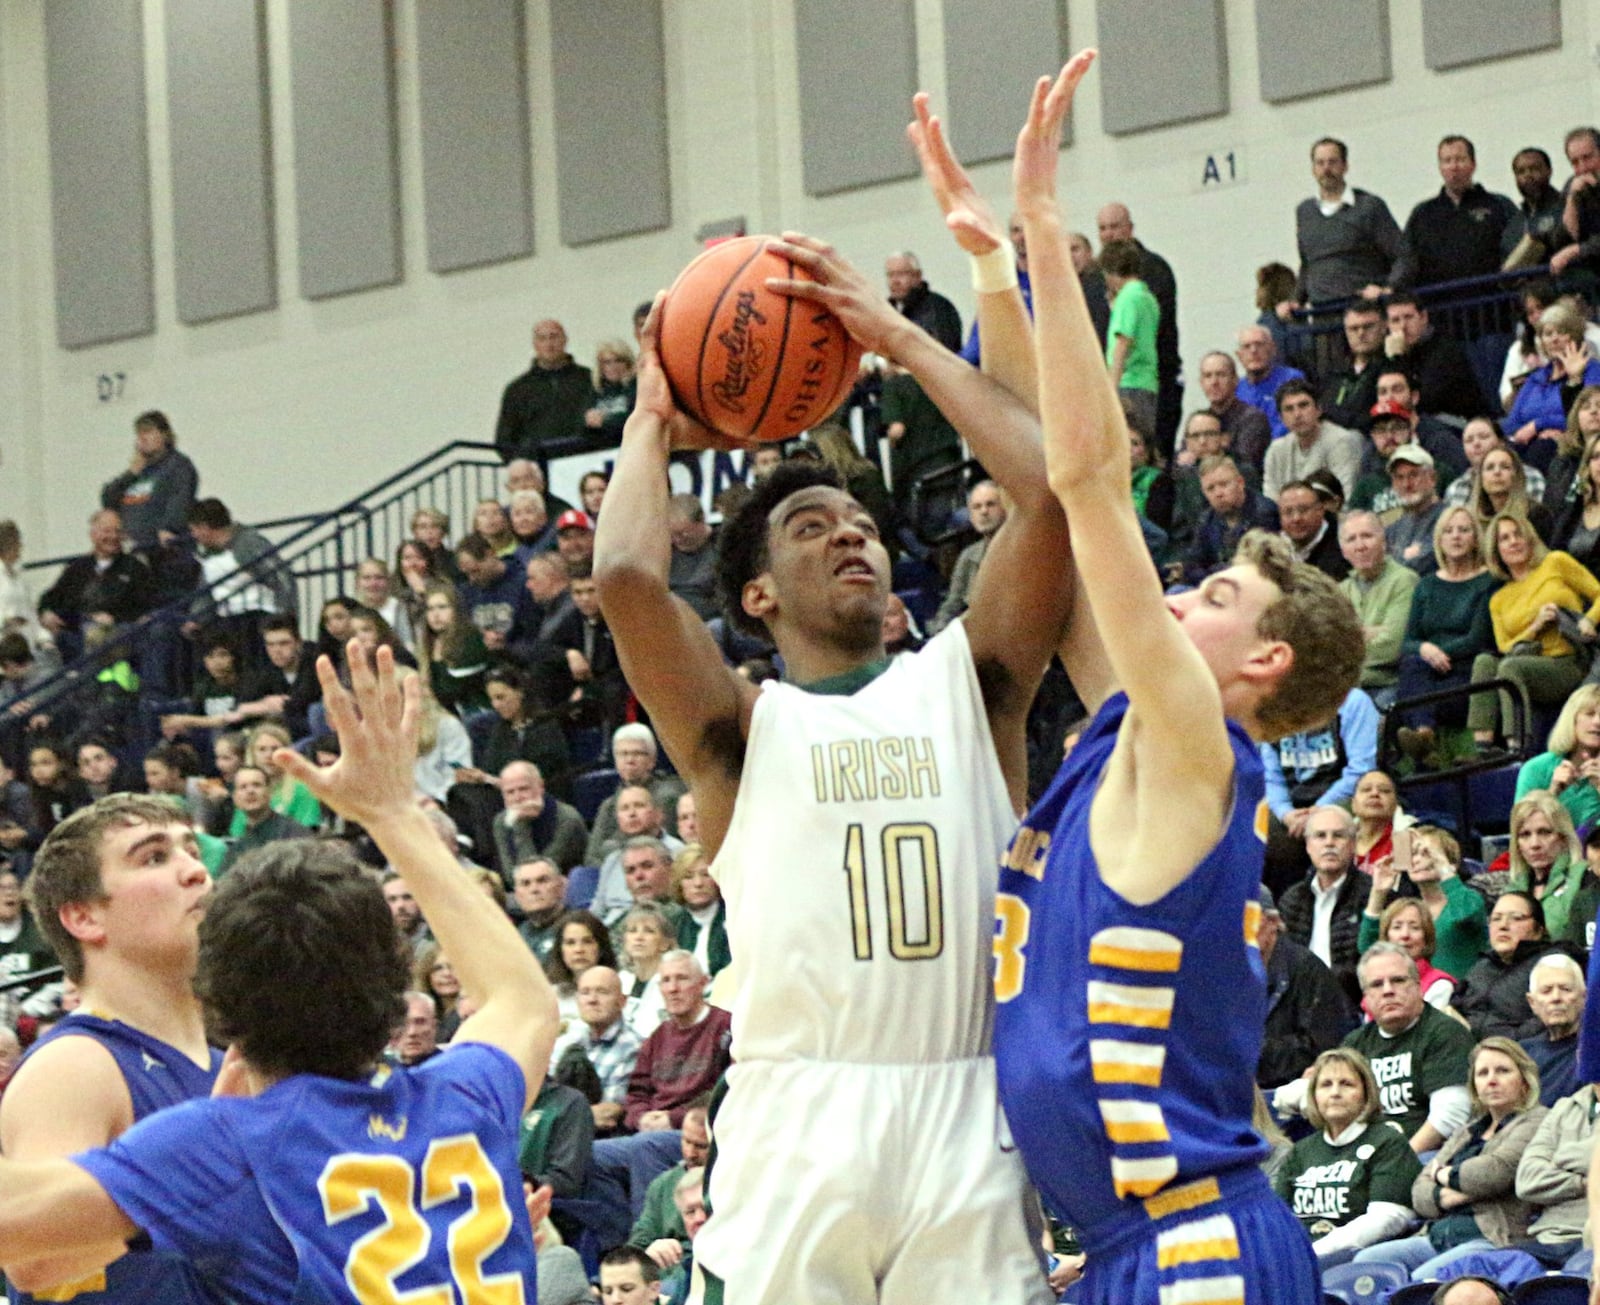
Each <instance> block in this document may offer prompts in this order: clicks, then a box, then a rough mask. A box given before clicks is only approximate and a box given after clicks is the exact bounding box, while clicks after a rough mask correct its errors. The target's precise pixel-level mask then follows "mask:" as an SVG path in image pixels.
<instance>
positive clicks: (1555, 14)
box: [1422, 0, 1561, 72]
mask: <svg viewBox="0 0 1600 1305" xmlns="http://www.w3.org/2000/svg"><path fill="white" fill-rule="evenodd" d="M1560 44H1561V0H1516V3H1515V4H1512V5H1507V4H1506V3H1505V0H1422V58H1423V62H1425V63H1426V64H1427V65H1428V67H1429V68H1432V69H1433V70H1434V71H1436V72H1437V71H1438V70H1439V69H1441V68H1459V67H1461V65H1462V64H1468V63H1480V62H1482V61H1483V60H1485V59H1504V58H1505V57H1506V56H1507V55H1513V54H1527V53H1529V52H1530V51H1532V50H1552V49H1555V48H1556V47H1558V46H1559V45H1560Z"/></svg>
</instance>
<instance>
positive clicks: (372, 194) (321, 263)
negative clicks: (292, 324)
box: [289, 0, 401, 299]
mask: <svg viewBox="0 0 1600 1305" xmlns="http://www.w3.org/2000/svg"><path fill="white" fill-rule="evenodd" d="M391 41H392V27H391V17H390V13H389V5H388V3H387V0H289V83H290V103H291V104H292V106H293V113H294V185H295V211H296V213H297V215H298V217H299V225H300V293H301V294H303V295H304V296H305V297H306V298H307V299H321V298H325V297H326V296H328V295H338V294H345V293H347V292H349V291H351V290H365V289H369V288H371V287H373V286H380V285H393V284H394V283H395V282H396V281H398V280H399V279H400V276H401V245H400V186H399V165H398V161H397V156H396V148H395V140H396V137H395V108H394V71H393V60H392V58H391Z"/></svg>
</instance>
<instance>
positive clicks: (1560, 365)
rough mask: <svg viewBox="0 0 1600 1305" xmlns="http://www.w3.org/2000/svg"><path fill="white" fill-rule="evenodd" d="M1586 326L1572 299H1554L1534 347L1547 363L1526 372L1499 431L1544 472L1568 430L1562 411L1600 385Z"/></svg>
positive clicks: (1541, 320)
mask: <svg viewBox="0 0 1600 1305" xmlns="http://www.w3.org/2000/svg"><path fill="white" fill-rule="evenodd" d="M1587 324H1588V323H1587V322H1586V321H1585V320H1584V316H1583V314H1582V313H1581V312H1579V311H1578V309H1577V307H1576V305H1574V304H1573V302H1572V300H1571V299H1558V300H1556V302H1555V303H1553V304H1551V305H1550V307H1548V308H1546V309H1545V310H1544V312H1543V314H1542V315H1541V316H1540V318H1539V343H1540V345H1541V346H1542V347H1543V349H1544V354H1545V357H1547V358H1548V359H1549V360H1550V361H1549V362H1547V363H1545V364H1544V365H1543V366H1541V367H1537V368H1535V369H1534V370H1533V371H1532V372H1530V373H1529V374H1528V379H1527V380H1525V381H1523V383H1522V386H1521V388H1519V389H1518V390H1517V397H1516V398H1515V399H1514V400H1513V401H1512V403H1511V411H1510V412H1508V413H1507V414H1506V415H1505V418H1504V419H1503V420H1502V421H1501V423H1500V428H1501V429H1502V430H1503V431H1505V433H1506V434H1507V435H1508V436H1510V438H1511V441H1512V442H1513V443H1514V444H1517V445H1519V446H1520V447H1521V448H1522V449H1523V451H1524V452H1523V456H1524V457H1526V458H1527V459H1528V460H1529V461H1530V462H1532V463H1534V464H1535V465H1537V466H1539V467H1541V468H1545V467H1548V466H1549V464H1550V460H1551V459H1552V458H1553V457H1554V456H1555V451H1556V444H1557V443H1558V441H1560V439H1561V438H1562V436H1563V435H1564V434H1565V432H1566V429H1567V410H1568V408H1570V407H1571V405H1572V400H1573V399H1575V398H1577V396H1578V391H1579V390H1580V389H1581V388H1582V387H1583V386H1585V385H1600V362H1596V361H1595V358H1594V355H1593V354H1592V353H1591V352H1590V350H1589V346H1588V344H1586V343H1585V341H1584V338H1583V335H1584V327H1585V326H1586V325H1587Z"/></svg>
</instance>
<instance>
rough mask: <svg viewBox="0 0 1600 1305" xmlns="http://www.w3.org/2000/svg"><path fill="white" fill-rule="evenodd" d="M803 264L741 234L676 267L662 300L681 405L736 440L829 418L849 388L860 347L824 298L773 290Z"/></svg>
mask: <svg viewBox="0 0 1600 1305" xmlns="http://www.w3.org/2000/svg"><path fill="white" fill-rule="evenodd" d="M769 276H776V277H784V278H786V279H789V280H796V279H804V280H811V279H812V278H811V275H810V273H809V272H807V271H806V269H805V268H803V267H800V266H798V265H797V264H795V263H793V262H791V261H790V260H789V259H787V258H785V257H783V256H782V255H781V254H777V253H774V252H773V251H772V250H770V249H768V248H767V238H766V237H765V236H740V237H739V238H738V239H736V240H728V241H724V242H723V243H722V244H720V245H714V246H712V248H710V249H708V250H706V251H705V253H703V254H701V255H700V256H699V257H698V258H696V259H695V260H694V262H692V263H690V264H689V266H688V267H686V268H684V269H683V271H682V272H681V273H679V274H678V279H677V280H676V281H674V282H673V283H672V288H671V289H670V290H668V291H667V298H666V302H665V303H664V304H663V305H662V307H661V321H660V325H659V328H658V330H657V347H658V348H659V350H660V353H661V366H662V368H663V369H664V370H665V371H666V374H667V381H668V382H669V383H670V384H671V386H672V393H673V396H674V397H675V398H676V399H677V401H678V406H679V407H680V408H682V409H683V410H684V411H685V412H686V413H688V414H689V415H690V416H692V417H694V418H695V420H697V421H699V422H700V423H701V424H702V425H705V426H709V427H710V428H711V429H712V430H716V431H720V432H721V433H722V434H724V435H727V436H729V437H730V438H732V439H739V440H757V441H771V440H783V439H788V438H789V437H790V436H791V435H798V434H799V433H800V432H801V431H803V430H806V429H807V428H809V427H811V426H815V425H817V424H818V423H819V422H821V421H823V420H825V419H826V418H827V417H828V415H829V414H830V413H832V412H833V410H834V409H835V408H837V407H838V406H839V404H840V403H842V402H843V401H844V398H845V396H846V395H847V394H849V392H850V387H851V385H852V384H854V382H855V378H856V370H857V368H858V367H859V366H860V363H861V346H860V345H859V344H857V343H856V342H855V341H854V340H852V339H851V338H850V333H849V332H848V331H846V330H845V329H844V324H843V323H842V322H840V320H839V319H838V318H837V317H835V316H834V315H833V312H832V311H831V310H830V309H828V308H825V307H823V306H822V305H821V304H814V303H810V302H808V301H807V300H804V299H791V298H789V297H788V296H787V295H781V294H776V293H774V292H773V291H771V290H768V289H767V285H766V282H767V278H768V277H769Z"/></svg>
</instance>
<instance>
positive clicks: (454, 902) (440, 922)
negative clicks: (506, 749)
mask: <svg viewBox="0 0 1600 1305" xmlns="http://www.w3.org/2000/svg"><path fill="white" fill-rule="evenodd" d="M367 832H368V833H369V834H370V835H371V836H372V839H373V841H374V842H376V843H377V845H378V848H379V850H380V851H382V853H383V854H384V856H385V857H386V858H388V861H389V864H390V865H392V866H393V867H394V868H395V869H396V870H398V871H399V872H400V873H401V874H402V875H403V876H404V877H405V881H406V885H407V887H409V888H410V889H411V892H412V894H413V895H414V896H415V897H416V899H417V906H418V907H419V908H420V909H421V911H422V915H423V918H424V919H426V920H427V922H428V927H429V928H430V929H431V930H432V931H433V935H434V937H435V938H436V939H438V941H439V945H440V947H442V948H443V949H444V952H445V954H446V955H447V956H449V957H450V963H451V964H452V965H453V966H455V971H456V975H457V977H458V978H459V979H460V980H461V986H462V988H463V989H465V990H466V991H467V992H469V993H470V994H471V995H472V996H473V997H474V998H475V999H476V1000H477V1002H478V1005H479V1007H480V1008H482V1007H485V1006H487V1005H489V1004H490V1002H491V1001H506V1000H510V1001H526V1002H534V1003H546V1002H548V1003H549V1004H550V1005H551V1007H552V1008H553V1007H554V1003H555V997H554V994H553V992H552V991H551V988H550V983H549V980H547V979H546V978H545V975H544V970H543V969H542V968H541V967H540V965H539V962H538V960H537V958H535V956H534V955H533V953H532V952H531V951H530V950H529V949H528V945H527V944H526V943H524V942H523V941H522V939H521V938H520V937H518V936H517V931H516V929H515V928H513V927H512V924H511V921H510V920H509V919H508V918H507V917H506V913H505V912H504V911H502V910H501V909H500V908H499V907H497V906H496V905H495V904H494V903H493V902H491V901H490V900H489V899H488V897H487V896H486V895H485V894H484V892H483V890H482V889H481V888H479V887H478V886H477V885H476V884H475V883H473V882H472V880H471V879H469V878H468V877H467V874H466V871H464V870H463V869H462V868H461V866H460V865H459V864H458V863H457V862H456V860H455V858H454V857H452V856H451V855H450V854H449V852H447V851H446V850H445V847H444V844H442V843H441V842H440V841H439V836H438V834H437V833H435V832H434V828H433V825H432V824H431V823H430V822H429V821H428V818H427V816H426V815H424V814H423V812H422V809H421V808H420V807H415V806H413V807H409V808H408V809H406V810H404V811H397V812H395V813H393V814H392V815H389V816H386V817H384V818H383V819H381V820H376V821H373V822H371V823H370V824H368V825H367Z"/></svg>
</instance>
